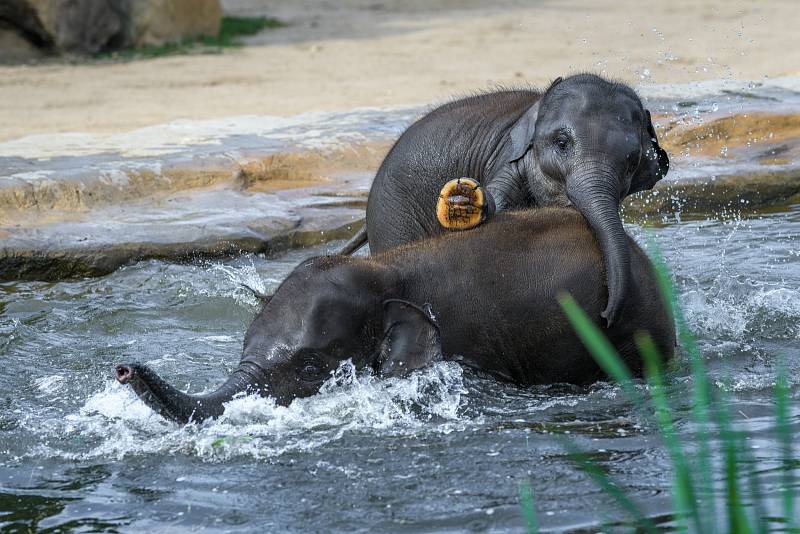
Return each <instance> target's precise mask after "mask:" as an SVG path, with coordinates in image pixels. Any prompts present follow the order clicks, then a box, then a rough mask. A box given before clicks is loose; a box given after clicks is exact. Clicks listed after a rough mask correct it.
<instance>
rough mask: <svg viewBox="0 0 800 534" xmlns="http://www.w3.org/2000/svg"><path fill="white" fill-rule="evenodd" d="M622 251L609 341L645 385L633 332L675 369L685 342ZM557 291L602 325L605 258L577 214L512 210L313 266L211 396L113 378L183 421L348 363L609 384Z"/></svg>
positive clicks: (282, 399) (270, 311)
mask: <svg viewBox="0 0 800 534" xmlns="http://www.w3.org/2000/svg"><path fill="white" fill-rule="evenodd" d="M626 239H627V241H628V242H627V243H626V246H627V247H628V248H629V249H630V250H631V254H630V258H631V262H630V280H629V288H628V298H627V299H626V300H625V303H624V304H623V305H622V308H621V309H620V310H619V317H620V320H619V321H617V322H616V323H615V324H614V325H613V326H611V327H609V329H608V330H607V331H606V334H607V335H608V337H609V339H610V340H611V342H612V343H613V345H614V346H615V347H616V348H617V349H618V350H619V352H620V354H621V356H622V357H623V358H624V360H625V361H626V363H627V364H628V366H629V367H630V368H631V369H632V370H633V372H635V373H640V372H641V367H642V365H641V361H640V359H639V356H638V354H637V351H636V348H635V344H634V341H633V335H634V333H635V332H637V331H640V330H645V331H649V332H650V334H651V335H652V336H653V339H654V341H655V343H656V346H657V347H658V349H659V350H660V351H661V354H662V355H664V356H665V357H667V358H669V357H671V356H672V352H673V348H674V345H675V332H674V328H673V323H672V320H671V319H670V316H669V313H668V309H667V307H666V306H665V304H664V302H663V301H662V299H661V297H660V294H659V291H658V287H657V284H656V280H655V278H654V275H653V272H652V266H651V265H650V262H649V260H648V259H647V256H646V255H645V254H644V253H643V252H642V250H641V249H640V248H639V247H638V246H637V245H636V243H635V242H634V241H633V240H631V239H630V238H627V237H626ZM561 291H567V292H569V293H571V294H572V296H573V297H574V298H575V300H576V301H577V302H578V303H579V304H580V305H581V306H582V307H583V309H584V310H586V311H587V313H588V314H589V315H590V317H597V323H598V324H599V322H600V312H601V311H602V309H603V307H604V306H605V303H606V292H605V287H604V284H603V260H602V255H601V252H600V250H599V248H598V246H597V241H596V240H595V238H594V236H593V234H592V231H591V229H590V228H589V226H588V225H587V223H586V220H585V219H584V218H583V217H582V216H581V215H580V214H579V213H578V212H577V211H575V210H573V209H569V208H545V209H540V210H524V211H518V212H506V213H502V214H498V215H497V216H495V217H494V220H493V222H492V223H491V224H486V225H482V226H479V227H478V228H475V229H474V230H471V231H469V232H453V233H450V234H448V235H444V236H440V237H437V238H433V239H428V240H423V241H418V242H415V243H412V244H409V245H407V246H404V247H399V248H396V249H392V250H389V251H386V252H383V253H378V254H375V255H373V256H371V257H368V258H361V257H350V256H341V255H337V256H325V257H318V258H312V259H310V260H307V261H304V262H303V263H301V264H300V265H299V266H298V267H297V268H296V269H295V270H294V271H293V272H292V273H291V274H290V275H289V276H288V277H287V278H286V280H285V281H284V282H283V283H282V284H281V285H280V286H279V287H278V289H277V291H276V292H275V294H274V296H272V297H266V296H264V297H263V299H264V301H265V305H264V306H263V308H262V310H261V311H260V313H259V314H258V315H257V316H256V318H255V319H254V320H253V322H252V324H251V325H250V327H249V328H248V330H247V333H246V335H245V340H244V350H243V354H242V358H241V361H240V363H239V366H238V367H237V369H236V370H235V371H234V372H233V374H232V375H231V376H230V377H229V378H228V380H227V382H225V383H224V384H223V385H222V386H221V387H220V388H219V389H218V390H217V391H215V392H213V393H209V394H207V395H200V396H196V395H188V394H186V393H182V392H180V391H178V390H177V389H175V388H174V387H172V386H170V385H169V384H168V383H167V382H165V381H164V380H163V379H161V378H160V377H158V376H157V375H156V374H155V372H153V371H152V370H151V369H149V368H148V367H146V366H144V365H141V364H126V365H119V366H117V368H116V378H117V380H118V381H119V382H120V383H122V384H130V385H131V386H132V387H133V389H134V390H135V391H136V393H137V394H138V395H139V397H140V398H141V399H142V400H143V401H144V402H145V403H147V404H148V405H149V406H150V407H151V408H153V409H154V410H155V411H157V412H158V413H160V414H161V415H163V416H164V417H166V418H168V419H171V420H174V421H177V422H181V423H185V422H187V421H190V420H194V421H201V420H203V419H206V418H209V417H216V416H218V415H220V414H222V413H223V411H224V409H225V408H224V404H223V403H224V402H226V401H228V400H230V399H231V398H232V397H233V396H234V395H236V394H237V393H240V392H251V393H258V394H261V395H264V396H271V397H274V398H275V399H276V402H278V403H281V404H288V403H289V402H291V400H292V399H294V398H295V397H302V396H309V395H313V394H314V393H316V392H317V391H318V390H319V388H320V386H321V385H322V383H323V382H324V381H325V380H327V379H328V378H329V377H330V376H331V372H332V371H333V370H335V369H336V368H337V367H338V366H339V365H340V364H341V363H342V362H343V361H345V360H347V359H351V360H352V362H353V364H354V365H355V366H356V367H357V368H358V369H364V368H372V369H374V370H375V371H376V372H378V373H379V374H381V375H383V376H403V375H405V374H407V373H409V372H411V371H413V370H415V369H418V368H420V367H423V366H425V365H428V364H429V363H430V362H432V361H434V360H437V359H439V358H441V357H451V356H456V355H458V356H460V361H461V362H462V364H463V365H466V366H470V367H474V368H477V369H481V370H483V371H486V372H488V373H491V374H493V375H495V376H497V377H498V378H500V379H502V380H507V381H511V382H514V383H517V384H520V385H529V384H538V383H551V382H572V383H588V382H593V381H595V380H597V379H600V378H602V377H603V373H602V372H601V370H600V369H599V368H598V366H597V365H596V364H595V362H594V361H593V359H592V358H591V356H590V355H589V354H588V353H587V351H586V350H585V349H584V347H583V346H582V344H581V342H580V341H579V340H578V338H577V337H576V335H575V334H574V332H573V330H572V327H571V326H570V324H569V323H568V321H567V319H566V317H565V315H564V313H563V312H562V310H561V309H560V307H559V304H558V302H557V300H556V299H557V295H558V294H559V292H561Z"/></svg>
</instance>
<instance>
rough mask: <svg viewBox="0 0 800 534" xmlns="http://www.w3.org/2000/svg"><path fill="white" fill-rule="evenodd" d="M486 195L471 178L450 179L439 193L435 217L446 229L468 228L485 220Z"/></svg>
mask: <svg viewBox="0 0 800 534" xmlns="http://www.w3.org/2000/svg"><path fill="white" fill-rule="evenodd" d="M486 214H487V202H486V195H485V194H484V192H483V189H482V188H481V187H480V184H478V182H476V181H475V180H473V179H472V178H457V179H455V180H450V181H449V182H447V183H446V184H444V187H442V190H441V192H440V193H439V199H438V201H437V202H436V218H437V219H438V221H439V224H440V225H442V227H443V228H446V229H448V230H456V231H458V230H469V229H470V228H474V227H476V226H478V225H479V224H481V223H482V222H483V221H484V220H486Z"/></svg>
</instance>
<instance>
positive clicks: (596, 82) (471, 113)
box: [342, 74, 669, 325]
mask: <svg viewBox="0 0 800 534" xmlns="http://www.w3.org/2000/svg"><path fill="white" fill-rule="evenodd" d="M668 168H669V158H668V157H667V154H666V152H664V150H663V149H661V147H659V145H658V141H657V140H656V134H655V131H654V130H653V125H652V123H651V120H650V114H649V112H648V111H646V110H645V109H644V107H642V103H641V101H640V99H639V97H638V96H637V95H636V93H635V92H634V91H633V90H632V89H631V88H630V87H628V86H626V85H624V84H618V83H612V82H609V81H607V80H604V79H603V78H600V77H598V76H595V75H591V74H580V75H576V76H572V77H569V78H565V79H563V80H561V79H559V80H556V81H555V82H554V83H553V84H552V85H551V86H550V87H549V88H548V89H547V90H546V91H545V92H544V93H540V92H537V91H501V92H495V93H488V94H483V95H479V96H473V97H470V98H465V99H463V100H457V101H455V102H451V103H449V104H445V105H444V106H441V107H440V108H438V109H435V110H434V111H432V112H430V113H429V114H427V115H425V116H424V117H423V118H422V119H420V120H418V121H417V122H416V123H414V124H413V125H411V126H410V127H409V128H408V129H407V130H406V131H405V132H404V133H403V135H402V136H400V138H399V139H398V141H397V143H395V145H394V147H393V148H392V149H391V151H390V152H389V154H388V155H387V156H386V159H385V160H384V161H383V163H382V165H381V166H380V168H379V170H378V172H377V175H376V176H375V181H374V182H373V184H372V189H371V190H370V194H369V202H368V204H367V223H366V229H365V231H362V232H360V233H359V234H358V235H356V237H354V239H353V240H352V241H351V242H350V243H349V244H348V245H347V246H346V247H345V249H343V251H342V252H343V253H349V252H352V251H353V250H355V249H356V248H358V247H359V246H360V245H363V244H364V243H365V242H366V240H367V238H368V240H369V245H370V250H371V251H372V252H373V253H374V252H382V251H384V250H388V249H390V248H393V247H396V246H398V245H402V244H404V243H409V242H412V241H416V240H419V239H423V238H425V237H430V236H434V235H437V234H440V233H443V232H446V231H447V230H444V229H443V228H442V227H441V226H440V225H439V223H438V221H437V219H436V212H435V206H436V201H437V199H438V195H439V192H440V191H441V189H442V187H443V186H444V184H445V183H447V182H448V181H449V180H452V179H455V178H460V177H464V176H466V177H470V178H473V179H475V180H477V181H478V182H480V184H481V185H482V186H483V187H484V188H485V191H486V192H487V193H489V196H490V197H491V198H492V199H493V200H494V204H495V210H496V211H503V210H509V209H519V208H530V207H545V206H570V205H572V206H574V207H575V208H577V209H578V211H580V212H581V213H582V214H583V215H584V217H586V220H588V221H589V224H590V225H591V227H592V230H593V231H594V233H595V235H596V237H597V240H598V241H599V243H600V248H601V250H602V251H603V257H604V261H605V267H606V272H607V288H608V303H607V306H605V309H604V310H602V314H601V315H602V317H603V318H605V320H606V322H607V324H608V325H613V324H614V323H615V322H616V321H617V320H618V319H619V316H620V313H621V310H622V309H623V307H624V302H625V299H626V298H627V296H628V288H629V285H630V276H631V273H630V248H629V247H628V244H627V237H626V235H625V232H624V230H623V227H622V222H621V220H620V217H619V205H620V202H621V201H622V199H624V198H625V197H626V196H627V195H630V194H632V193H636V192H638V191H644V190H647V189H651V188H652V187H653V186H654V185H655V184H656V182H658V180H660V179H661V178H663V177H664V175H665V174H666V173H667V170H668ZM604 285H606V284H604Z"/></svg>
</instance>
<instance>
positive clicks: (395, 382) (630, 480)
mask: <svg viewBox="0 0 800 534" xmlns="http://www.w3.org/2000/svg"><path fill="white" fill-rule="evenodd" d="M628 230H629V232H630V233H631V234H632V235H634V236H635V237H636V238H637V240H638V241H639V242H640V243H642V244H643V245H645V246H646V245H647V244H649V243H653V242H655V243H657V244H658V246H659V247H660V248H661V250H662V251H663V254H664V255H665V257H666V259H667V261H668V263H669V264H670V266H671V268H672V270H673V274H674V276H675V279H676V283H677V288H678V291H679V298H680V302H681V304H682V306H683V308H684V310H685V313H686V316H687V318H688V321H689V323H690V326H691V327H692V329H693V330H694V332H695V333H696V335H697V337H698V340H699V343H700V347H701V349H702V352H703V356H704V358H705V360H706V363H707V365H708V366H709V369H710V373H711V375H712V377H713V380H714V382H715V384H716V386H717V387H719V388H722V389H723V390H724V391H727V392H728V400H727V402H728V403H729V404H730V405H731V410H730V411H731V413H732V414H733V415H734V417H735V419H736V420H737V424H739V425H740V426H741V427H742V428H743V429H745V430H747V431H748V432H749V433H750V439H749V440H748V445H749V446H750V447H751V450H752V454H753V456H754V457H755V458H756V459H757V460H758V463H757V465H758V469H759V472H761V473H762V482H763V483H764V493H765V499H766V500H767V501H768V502H769V501H770V500H777V499H778V498H779V488H780V472H779V471H780V465H781V463H780V454H779V447H778V442H777V438H776V436H775V433H774V431H773V429H774V419H773V414H774V412H775V407H774V402H775V401H774V396H773V391H772V388H773V385H774V382H775V370H776V358H777V357H778V356H782V357H783V358H784V360H785V361H786V364H787V366H788V371H789V372H788V375H789V378H790V380H791V383H792V386H793V387H792V397H793V399H795V400H796V398H797V397H798V388H797V387H796V383H797V382H798V381H800V378H798V377H800V343H799V342H800V237H799V236H800V206H797V205H795V206H784V207H782V208H780V209H776V210H771V211H770V212H764V213H760V214H756V215H752V216H749V217H746V218H742V217H730V216H729V215H726V217H724V218H722V217H716V216H713V215H711V216H708V217H707V218H704V219H702V220H697V221H680V222H679V221H678V220H674V219H670V220H665V221H664V224H659V225H658V226H657V227H650V228H643V227H640V226H637V225H628ZM334 248H335V244H331V245H329V246H327V247H320V248H315V249H308V250H301V251H294V252H291V253H289V254H288V255H286V256H283V257H279V258H264V257H258V256H242V257H238V258H236V259H233V260H230V261H217V262H198V263H194V264H183V265H178V264H169V263H163V262H158V261H150V262H142V263H138V264H135V265H132V266H129V267H126V268H123V269H121V270H119V271H117V272H115V273H114V274H111V275H109V276H106V277H103V278H94V279H85V280H80V281H69V282H59V283H44V282H5V283H2V284H0V392H2V393H0V530H5V529H8V530H9V531H20V532H26V531H29V530H32V529H35V528H38V529H42V530H44V529H52V530H66V529H78V530H84V531H98V530H100V531H106V530H107V531H137V532H141V531H145V530H146V529H152V530H153V531H158V532H170V531H185V530H193V531H204V530H209V531H223V530H224V531H230V532H238V531H253V530H256V531H265V532H292V531H297V532H337V531H381V532H429V531H436V532H448V531H453V532H460V531H464V530H467V531H480V532H484V531H485V532H501V531H507V530H522V529H524V525H525V523H524V519H523V516H522V513H521V509H520V505H519V500H520V499H519V488H520V484H524V483H530V484H531V487H532V489H533V492H534V494H535V496H536V503H537V509H538V512H539V519H540V522H541V524H542V526H543V527H545V528H546V529H554V530H581V529H587V530H592V529H593V526H594V530H597V525H600V524H607V525H611V526H610V527H608V526H607V529H609V528H610V529H611V530H613V529H614V528H624V525H625V524H626V523H625V521H626V516H625V514H624V513H623V512H622V511H620V510H619V509H618V508H616V507H615V505H614V503H613V500H612V499H611V498H610V497H609V496H608V495H607V494H606V493H604V492H603V491H602V490H601V489H599V488H598V487H597V486H596V485H595V484H594V483H593V482H592V481H591V480H590V479H589V478H588V477H587V475H586V474H584V473H583V472H581V471H580V470H579V469H578V468H577V467H576V466H575V464H574V463H573V461H572V460H571V459H570V458H569V456H568V454H567V450H566V449H565V436H566V438H567V439H569V440H570V442H571V443H574V444H576V445H577V446H578V447H580V448H582V449H583V450H585V451H587V452H589V453H590V455H591V456H592V457H593V458H594V459H595V460H597V461H598V462H600V464H601V465H602V466H603V468H604V469H605V470H606V471H607V472H608V473H610V474H611V475H612V476H613V477H614V479H615V480H616V481H617V482H618V483H619V484H620V485H621V486H622V487H623V488H624V489H625V490H626V492H628V493H629V494H630V495H631V496H632V497H633V498H634V499H635V500H636V501H637V502H639V503H640V504H641V505H642V507H643V508H644V509H645V510H646V511H647V513H648V514H650V515H652V516H653V517H656V518H662V519H663V518H664V516H665V514H666V512H667V511H668V510H669V509H670V507H671V505H672V501H671V496H670V486H671V481H672V478H671V477H672V475H671V472H670V470H669V467H668V466H669V458H668V455H667V453H666V451H665V449H664V447H663V445H662V442H661V441H660V439H659V438H658V435H657V433H656V431H655V430H654V428H653V427H652V425H651V424H649V423H648V418H647V417H646V414H643V413H641V411H639V410H636V409H634V408H633V407H632V405H631V404H630V403H628V402H627V401H626V399H625V397H624V395H623V393H622V391H621V390H620V388H619V387H617V386H615V385H612V384H608V383H597V384H594V385H592V386H589V387H580V388H579V387H573V386H568V385H552V386H547V387H535V388H530V389H520V388H517V387H514V386H511V385H507V384H502V383H498V382H496V381H494V380H491V379H488V378H486V377H481V376H475V375H473V374H470V373H469V372H467V371H465V370H462V369H461V368H460V367H459V366H458V365H456V364H455V363H452V362H445V363H439V364H437V365H435V366H434V367H432V368H429V369H427V370H425V371H423V372H420V373H418V374H416V375H414V376H412V377H410V378H407V379H392V380H378V379H377V378H376V377H374V376H371V375H369V374H357V373H354V372H353V370H352V369H351V368H349V367H348V366H347V365H345V366H343V367H342V368H340V369H339V370H338V371H337V373H336V376H334V377H332V378H331V380H330V381H329V382H328V383H327V384H326V385H325V387H324V389H323V391H322V392H321V393H319V394H318V395H316V396H314V397H311V398H307V399H302V400H297V401H295V402H294V403H293V404H291V405H290V406H289V407H278V406H275V405H274V403H272V402H271V401H270V400H268V399H257V398H252V397H246V398H240V399H236V400H234V401H233V402H232V403H231V404H230V405H229V406H228V409H227V410H226V412H225V414H224V415H223V417H222V418H220V419H219V420H216V421H208V422H206V423H204V424H200V425H197V424H190V425H187V426H183V427H182V426H179V425H176V424H173V423H169V422H167V421H165V420H163V419H162V418H160V417H159V416H158V415H156V414H154V413H153V412H151V411H150V410H149V409H148V408H147V407H145V406H144V404H142V403H141V402H140V401H139V400H138V399H136V397H135V395H134V394H133V393H132V392H131V391H130V389H129V388H125V387H122V386H120V385H118V384H117V383H116V382H115V381H114V380H113V375H112V372H113V368H114V365H115V364H116V363H119V362H123V361H132V360H133V361H142V362H146V363H147V364H149V365H151V366H152V367H153V368H154V369H155V370H157V371H158V372H159V373H160V374H162V376H164V377H165V378H167V379H168V380H169V381H170V382H172V383H174V384H175V385H177V386H178V387H180V388H183V389H187V390H190V391H192V392H199V391H204V390H208V389H212V388H215V387H216V386H217V385H218V384H220V383H221V382H222V381H223V380H224V378H225V377H226V376H227V374H228V373H229V372H230V371H231V370H232V369H233V368H234V367H235V365H236V364H237V362H238V358H239V354H240V352H241V345H242V340H243V337H244V332H245V330H246V328H247V326H248V323H249V321H250V320H251V319H252V318H253V316H254V315H255V314H256V313H257V311H258V303H257V302H256V300H255V298H253V297H252V296H251V295H249V294H248V292H247V291H246V290H245V289H243V288H242V287H241V285H240V284H241V283H243V282H245V283H248V284H250V285H252V286H255V287H259V288H263V289H272V288H274V287H276V286H277V284H278V283H279V282H280V280H282V279H283V277H284V276H286V274H287V273H288V272H289V271H290V270H291V269H292V268H293V266H294V265H296V264H297V263H298V262H299V261H300V260H302V259H303V258H305V257H307V256H310V255H316V254H321V253H324V252H326V251H329V250H333V249H334ZM679 358H681V357H679ZM687 367H688V366H687V365H686V364H685V362H682V361H680V360H679V362H678V365H677V366H676V369H675V370H674V371H672V373H671V375H670V380H669V387H668V391H669V393H670V399H671V401H672V402H673V405H674V408H675V415H676V418H677V428H678V431H679V432H680V433H681V434H682V435H683V436H684V438H685V439H686V440H687V441H689V442H691V439H692V425H691V423H690V419H691V417H690V414H689V411H688V408H689V404H688V402H689V400H688V399H689V396H688V395H687V394H686V388H687V387H688V386H689V385H690V376H689V371H688V368H687ZM799 406H800V405H799V404H798V403H797V402H794V403H793V408H792V411H791V416H792V424H793V428H794V429H797V428H798V422H800V407H799ZM664 521H666V522H668V518H666V519H664ZM614 525H616V527H614Z"/></svg>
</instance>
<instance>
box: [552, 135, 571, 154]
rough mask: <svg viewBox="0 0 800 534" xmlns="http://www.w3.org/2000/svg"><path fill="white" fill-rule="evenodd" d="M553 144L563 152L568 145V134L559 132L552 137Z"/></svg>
mask: <svg viewBox="0 0 800 534" xmlns="http://www.w3.org/2000/svg"><path fill="white" fill-rule="evenodd" d="M553 144H554V145H556V147H558V149H559V150H560V151H561V152H565V151H566V150H567V147H568V146H569V136H568V135H567V134H565V133H563V132H561V133H559V134H558V135H557V136H556V137H555V139H553Z"/></svg>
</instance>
